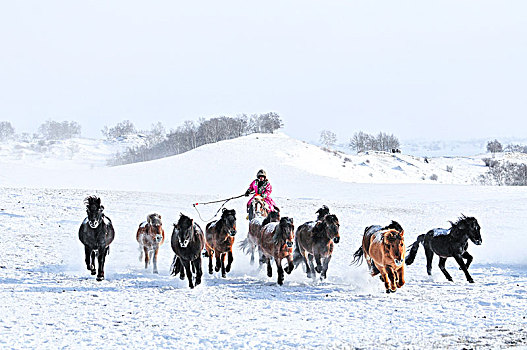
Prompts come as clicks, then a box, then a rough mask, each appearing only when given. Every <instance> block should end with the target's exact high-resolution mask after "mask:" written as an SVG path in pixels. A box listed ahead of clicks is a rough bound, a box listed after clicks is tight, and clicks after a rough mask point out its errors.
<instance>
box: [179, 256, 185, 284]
mask: <svg viewBox="0 0 527 350" xmlns="http://www.w3.org/2000/svg"><path fill="white" fill-rule="evenodd" d="M178 260H179V265H180V272H179V279H180V280H182V281H183V280H184V279H185V277H186V276H185V275H186V274H185V264H184V263H183V259H179V258H178Z"/></svg>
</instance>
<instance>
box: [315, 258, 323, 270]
mask: <svg viewBox="0 0 527 350" xmlns="http://www.w3.org/2000/svg"><path fill="white" fill-rule="evenodd" d="M315 262H316V263H317V266H316V267H315V271H316V272H318V273H321V272H322V261H321V260H320V254H315Z"/></svg>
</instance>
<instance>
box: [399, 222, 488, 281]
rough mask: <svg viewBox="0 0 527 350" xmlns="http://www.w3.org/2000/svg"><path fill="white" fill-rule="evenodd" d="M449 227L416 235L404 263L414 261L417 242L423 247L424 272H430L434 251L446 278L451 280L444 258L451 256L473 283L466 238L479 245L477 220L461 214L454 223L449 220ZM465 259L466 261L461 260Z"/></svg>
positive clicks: (417, 247) (479, 234)
mask: <svg viewBox="0 0 527 350" xmlns="http://www.w3.org/2000/svg"><path fill="white" fill-rule="evenodd" d="M450 224H452V227H451V228H450V229H442V228H435V229H433V230H430V231H428V232H427V233H426V234H424V235H420V236H418V237H417V240H416V241H415V242H414V243H413V244H412V245H411V246H410V253H409V254H408V256H407V257H406V265H411V264H412V263H413V262H414V259H415V256H416V254H417V250H418V249H419V244H420V243H422V244H423V246H424V247H425V255H426V272H428V274H429V275H431V274H432V259H433V258H434V253H435V254H437V255H439V269H441V271H442V272H443V274H444V275H445V277H446V279H447V280H449V281H452V277H451V276H450V274H449V273H448V271H447V270H446V268H445V262H446V259H447V258H449V257H453V258H454V259H456V262H457V263H458V265H459V268H460V269H461V270H463V272H464V273H465V277H466V278H467V281H468V282H470V283H474V280H473V279H472V276H470V274H469V273H468V267H469V266H470V263H471V262H472V259H473V258H472V255H470V254H469V253H468V252H467V248H468V240H469V239H470V240H471V241H472V242H473V243H474V244H475V245H481V242H482V240H481V233H480V226H479V224H478V220H476V219H475V218H474V217H466V216H465V215H462V216H461V218H459V219H458V221H456V222H455V223H453V222H452V221H451V222H450ZM463 259H466V262H465V261H464V260H463Z"/></svg>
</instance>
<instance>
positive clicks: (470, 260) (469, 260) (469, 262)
mask: <svg viewBox="0 0 527 350" xmlns="http://www.w3.org/2000/svg"><path fill="white" fill-rule="evenodd" d="M461 256H462V257H463V258H465V259H467V261H466V262H465V266H466V267H467V270H468V267H469V266H470V264H471V263H472V260H473V259H474V258H473V257H472V255H470V254H469V253H468V252H464V253H463V255H461ZM459 269H460V270H462V269H461V267H460V268H459Z"/></svg>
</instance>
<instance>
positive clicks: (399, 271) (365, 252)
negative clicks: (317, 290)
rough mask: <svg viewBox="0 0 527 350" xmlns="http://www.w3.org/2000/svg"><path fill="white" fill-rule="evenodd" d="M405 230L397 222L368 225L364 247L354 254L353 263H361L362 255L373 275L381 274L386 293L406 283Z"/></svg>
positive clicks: (363, 240) (392, 291)
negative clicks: (385, 224) (382, 225)
mask: <svg viewBox="0 0 527 350" xmlns="http://www.w3.org/2000/svg"><path fill="white" fill-rule="evenodd" d="M405 251H406V247H405V246H404V230H403V228H402V227H401V225H399V224H398V223H397V222H395V221H392V223H391V224H390V225H388V226H386V227H381V226H378V225H375V226H369V227H366V229H365V230H364V236H363V238H362V247H360V248H359V249H358V250H357V251H356V252H355V254H353V257H354V259H353V263H359V264H360V263H361V262H362V257H363V256H365V257H366V262H367V263H368V267H369V269H370V273H371V275H372V276H375V275H377V274H378V273H380V274H381V280H382V281H383V282H384V286H385V287H386V293H394V292H395V291H397V288H401V287H402V286H403V285H404V254H405Z"/></svg>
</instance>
